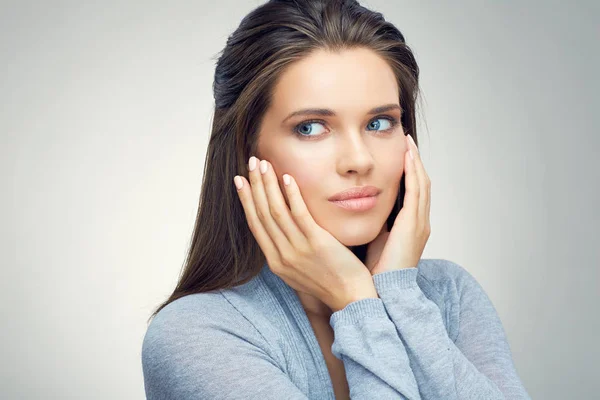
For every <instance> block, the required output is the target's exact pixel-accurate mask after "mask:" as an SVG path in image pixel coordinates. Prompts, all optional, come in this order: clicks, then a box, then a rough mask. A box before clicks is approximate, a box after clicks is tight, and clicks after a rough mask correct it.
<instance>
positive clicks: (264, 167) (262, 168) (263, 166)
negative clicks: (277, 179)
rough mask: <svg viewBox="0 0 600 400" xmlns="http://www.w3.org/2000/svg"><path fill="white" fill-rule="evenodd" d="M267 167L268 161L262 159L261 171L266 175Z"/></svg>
mask: <svg viewBox="0 0 600 400" xmlns="http://www.w3.org/2000/svg"><path fill="white" fill-rule="evenodd" d="M267 168H268V165H267V162H266V161H265V160H262V161H261V162H260V173H261V174H263V175H264V174H265V173H266V172H267Z"/></svg>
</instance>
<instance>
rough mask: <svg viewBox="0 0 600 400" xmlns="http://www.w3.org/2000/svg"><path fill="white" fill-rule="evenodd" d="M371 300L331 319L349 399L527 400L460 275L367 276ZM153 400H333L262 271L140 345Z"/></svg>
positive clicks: (312, 348)
mask: <svg viewBox="0 0 600 400" xmlns="http://www.w3.org/2000/svg"><path fill="white" fill-rule="evenodd" d="M373 281H374V284H375V288H376V290H377V293H378V294H379V298H368V299H362V300H358V301H355V302H352V303H350V304H348V305H347V306H346V307H345V308H344V309H342V310H339V311H337V312H335V313H333V314H332V315H331V319H330V325H331V327H332V328H333V331H334V342H333V345H332V347H331V351H332V353H333V354H334V355H335V356H336V357H337V358H339V359H340V360H342V361H343V364H344V368H345V371H346V379H347V381H348V385H349V388H350V396H351V398H352V399H473V400H482V399H486V400H493V399H530V397H529V395H528V394H527V392H526V390H525V388H524V386H523V384H522V382H521V380H520V379H519V376H518V374H517V371H516V369H515V366H514V364H513V361H512V356H511V350H510V347H509V345H508V342H507V339H506V334H505V332H504V329H503V326H502V323H501V321H500V319H499V317H498V314H497V312H496V309H495V308H494V306H493V304H492V303H491V301H490V299H489V297H488V296H487V294H486V293H485V291H484V290H483V288H482V287H481V286H480V285H479V283H478V282H477V281H476V280H475V278H474V277H473V276H472V275H471V274H470V273H469V272H468V271H467V270H465V269H464V268H462V267H461V266H460V265H458V264H456V263H453V262H451V261H447V260H441V259H421V260H420V261H419V264H418V265H417V268H409V269H402V270H395V271H388V272H384V273H380V274H376V275H374V276H373ZM142 368H143V373H144V384H145V390H146V396H147V398H148V399H150V400H155V399H178V400H186V399H261V400H268V399H278V400H279V399H298V400H300V399H318V400H321V399H335V397H334V392H333V386H332V383H331V379H330V377H329V373H328V370H327V365H326V363H325V359H324V357H323V353H322V351H321V349H320V347H319V343H318V341H317V338H316V336H315V334H314V331H313V329H312V325H311V324H310V322H309V320H308V317H307V316H306V313H305V311H304V309H303V307H302V304H301V303H300V301H299V299H298V296H297V295H296V292H295V291H294V290H293V289H292V288H291V287H290V286H288V285H287V284H286V283H285V282H284V281H283V280H282V279H281V278H279V277H278V276H277V275H275V274H274V273H273V272H272V271H271V270H270V269H269V268H268V266H267V264H265V265H264V266H263V269H262V271H261V273H260V274H259V275H257V276H256V277H254V278H253V279H252V280H251V281H250V282H248V283H246V284H244V285H240V286H237V287H235V288H233V289H227V290H219V291H216V292H210V293H199V294H193V295H188V296H185V297H183V298H180V299H178V300H175V301H174V302H172V303H170V304H168V305H167V306H166V307H164V308H163V309H162V310H161V311H160V312H159V313H158V314H157V315H156V317H155V318H154V319H153V320H152V322H151V323H150V325H149V326H148V330H147V332H146V335H145V337H144V341H143V345H142Z"/></svg>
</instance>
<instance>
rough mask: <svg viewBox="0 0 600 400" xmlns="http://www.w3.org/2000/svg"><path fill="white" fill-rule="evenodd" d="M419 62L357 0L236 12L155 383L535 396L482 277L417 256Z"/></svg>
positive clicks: (254, 391)
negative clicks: (197, 202) (480, 281)
mask: <svg viewBox="0 0 600 400" xmlns="http://www.w3.org/2000/svg"><path fill="white" fill-rule="evenodd" d="M418 75H419V69H418V66H417V64H416V62H415V59H414V57H413V54H412V52H411V50H410V49H409V47H408V46H407V45H406V44H405V41H404V37H403V35H402V34H401V33H400V32H399V31H398V30H397V29H396V28H395V27H394V26H393V25H392V24H390V23H389V22H386V21H385V20H384V18H383V17H382V15H381V14H379V13H376V12H372V11H369V10H367V9H365V8H363V7H361V6H360V5H359V4H358V3H357V2H356V1H344V0H331V1H326V0H322V1H309V0H295V1H282V0H280V1H275V0H271V1H269V2H268V3H266V4H264V5H262V6H260V7H258V8H257V9H255V10H254V11H252V12H251V13H250V14H249V15H248V16H246V17H245V18H244V19H243V20H242V22H241V24H240V26H239V27H238V29H237V30H236V31H235V32H234V33H233V34H232V35H231V36H230V37H229V39H228V41H227V45H226V47H225V49H224V51H223V53H222V55H221V57H220V58H219V60H218V63H217V67H216V72H215V81H214V96H215V102H216V107H215V115H214V121H213V128H212V133H211V137H210V142H209V149H208V153H207V157H206V163H205V172H204V181H203V185H202V190H201V200H200V206H199V211H198V216H197V219H196V225H195V230H194V234H193V240H192V243H191V248H190V252H189V255H188V258H187V260H186V265H185V268H184V270H183V274H182V276H181V277H180V279H179V282H178V284H177V287H176V288H175V290H174V292H173V294H172V295H171V296H170V298H169V299H168V300H167V301H166V302H165V303H164V304H162V305H161V306H160V307H159V308H158V309H157V311H156V312H155V313H154V314H153V315H154V319H153V320H152V322H151V324H150V326H149V327H148V331H147V333H146V336H145V338H144V343H143V348H142V362H143V372H144V379H145V389H146V395H147V397H148V398H149V399H159V398H160V399H167V398H168V399H254V398H260V399H333V398H335V399H347V398H350V397H351V398H353V399H391V398H394V399H505V398H510V399H527V398H529V396H528V394H527V392H526V390H525V388H524V387H523V385H522V383H521V381H520V379H519V377H518V375H517V373H516V370H515V367H514V365H513V362H512V358H511V352H510V349H509V346H508V343H507V340H506V337H505V333H504V330H503V327H502V324H501V322H500V320H499V318H498V315H497V313H496V310H495V308H494V306H493V305H492V303H491V302H490V300H489V298H488V297H487V295H486V294H485V292H484V291H483V289H482V287H481V286H480V285H479V284H478V283H477V282H476V280H475V279H474V278H473V277H472V276H471V275H470V274H469V273H468V272H467V271H466V270H465V269H463V268H462V267H460V266H459V265H457V264H455V263H452V262H450V261H446V260H438V259H436V260H433V259H430V260H426V259H421V255H422V252H423V249H424V247H425V244H426V242H427V240H428V238H429V234H430V224H429V209H430V181H429V178H428V176H427V173H426V172H425V169H424V167H423V164H422V162H421V159H420V157H419V152H418V148H417V144H416V142H417V136H416V121H415V102H416V99H417V93H418ZM234 184H235V185H234ZM352 198H354V199H352Z"/></svg>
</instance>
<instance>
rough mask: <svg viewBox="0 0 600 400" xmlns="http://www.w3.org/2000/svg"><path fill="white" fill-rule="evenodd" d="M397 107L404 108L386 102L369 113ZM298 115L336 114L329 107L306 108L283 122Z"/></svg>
mask: <svg viewBox="0 0 600 400" xmlns="http://www.w3.org/2000/svg"><path fill="white" fill-rule="evenodd" d="M396 109H398V110H400V111H402V109H401V108H400V106H399V105H398V104H385V105H383V106H379V107H375V108H373V109H371V110H369V112H368V113H367V114H369V115H372V114H379V113H382V112H386V111H390V110H396ZM298 115H322V116H324V117H334V116H335V115H336V114H335V112H334V111H333V110H330V109H328V108H304V109H302V110H298V111H294V112H293V113H291V114H290V115H288V116H287V117H285V119H284V120H283V122H282V124H284V123H285V121H287V120H288V119H290V118H292V117H295V116H298Z"/></svg>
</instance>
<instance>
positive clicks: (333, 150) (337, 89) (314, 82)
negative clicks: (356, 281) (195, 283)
mask: <svg viewBox="0 0 600 400" xmlns="http://www.w3.org/2000/svg"><path fill="white" fill-rule="evenodd" d="M398 98H399V91H398V84H397V83H396V77H395V75H394V73H393V71H392V69H391V68H390V67H389V65H388V64H387V62H386V61H385V60H383V59H382V58H381V57H380V56H378V55H377V54H376V53H374V52H373V51H371V50H369V49H364V48H357V49H346V50H343V51H342V52H341V53H330V52H327V51H324V50H318V51H316V52H314V53H312V54H311V55H309V56H308V57H306V58H304V59H302V60H300V61H298V62H296V63H294V64H292V65H291V66H290V67H289V68H288V69H287V70H286V71H285V72H284V73H283V74H282V76H281V77H280V80H279V81H278V83H277V85H276V86H275V89H274V92H273V102H272V106H271V107H270V108H269V109H268V110H267V112H266V113H265V116H264V118H263V121H262V125H261V129H260V131H259V142H258V154H257V157H258V158H259V159H266V160H268V161H269V163H270V164H271V165H272V167H273V170H275V171H277V172H278V175H279V176H280V175H281V174H282V173H288V174H290V175H292V176H293V177H294V179H295V180H296V182H297V184H298V186H299V187H300V188H301V189H302V197H303V199H304V201H305V202H306V206H307V208H308V209H309V211H310V213H311V215H312V216H313V217H314V219H315V221H317V223H318V224H319V225H320V226H322V227H323V228H324V229H326V230H327V231H329V232H331V234H332V235H333V236H335V237H336V238H337V239H338V240H339V241H340V242H341V243H343V244H344V245H346V246H348V247H349V246H356V245H360V244H364V243H369V242H371V241H372V240H373V239H374V238H375V237H376V236H377V235H378V234H379V233H380V230H381V227H382V225H383V224H384V223H385V219H386V218H387V216H388V215H389V212H390V210H391V209H392V207H393V204H394V201H395V200H396V195H397V193H398V187H399V184H400V179H401V177H402V174H403V172H404V168H403V165H404V160H403V158H402V157H401V155H404V154H405V153H406V151H407V150H408V145H407V142H406V137H405V135H404V132H403V129H402V126H401V124H399V123H398V124H397V125H396V126H394V127H392V123H391V122H390V121H389V120H387V119H385V118H384V117H385V116H389V117H393V118H395V119H396V120H397V121H399V120H400V117H401V110H400V109H399V108H395V109H390V110H388V111H386V112H382V113H378V114H369V113H368V112H369V111H370V110H371V109H373V108H374V107H378V106H382V105H387V104H397V105H398V104H399V101H398ZM305 108H327V109H331V110H332V111H334V112H335V113H336V115H335V116H323V115H318V114H308V115H299V116H295V117H292V118H290V119H289V120H286V121H285V122H283V121H284V119H285V118H286V117H287V116H288V115H289V114H290V113H292V112H294V111H297V110H300V109H305ZM310 120H320V121H323V122H304V121H310ZM298 124H302V125H300V126H299V128H300V129H301V132H303V134H304V135H306V136H310V138H304V137H298V136H295V135H294V134H293V133H292V131H293V129H294V128H295V127H298ZM369 124H371V126H369ZM375 124H378V125H379V126H378V127H375V128H374V127H373V125H375ZM389 128H392V129H391V130H390V129H389ZM386 130H387V132H384V131H386ZM305 132H308V133H305ZM280 185H281V188H282V191H283V184H282V183H281V182H280ZM362 185H373V186H376V187H378V188H381V189H382V190H383V191H382V193H381V194H380V195H379V202H378V205H377V206H376V207H375V208H374V209H372V210H369V211H368V212H364V213H351V212H348V211H346V210H343V209H341V208H339V207H338V206H336V205H334V204H332V203H331V202H329V201H328V200H327V198H328V197H329V196H331V195H333V194H335V193H337V192H339V191H342V190H344V189H347V188H349V187H353V186H362ZM284 193H285V192H284ZM297 294H298V297H299V298H300V301H301V303H302V305H303V307H304V309H305V310H306V311H307V312H311V313H312V314H313V315H315V316H321V317H323V318H328V316H329V315H331V312H332V310H331V309H330V308H329V307H328V306H327V305H326V304H324V303H323V302H322V301H321V300H320V299H318V298H316V297H314V296H312V295H310V294H307V293H304V292H298V291H297ZM374 297H377V295H376V294H375V296H374Z"/></svg>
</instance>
